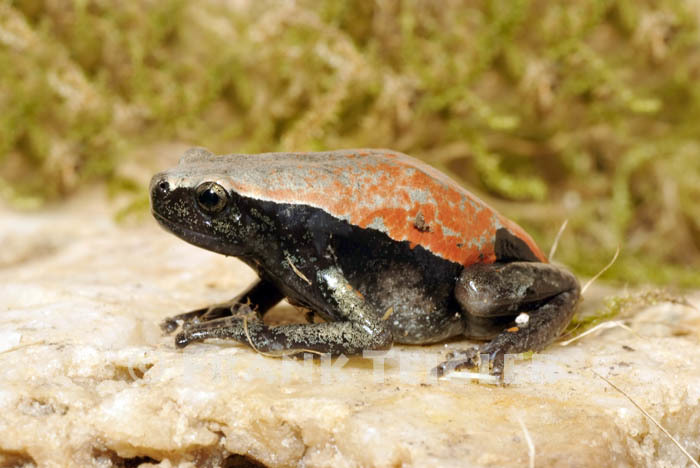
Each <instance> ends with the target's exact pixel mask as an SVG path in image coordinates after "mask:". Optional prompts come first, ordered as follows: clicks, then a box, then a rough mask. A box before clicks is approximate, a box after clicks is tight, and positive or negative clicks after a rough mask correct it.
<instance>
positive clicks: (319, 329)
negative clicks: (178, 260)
mask: <svg viewBox="0 0 700 468" xmlns="http://www.w3.org/2000/svg"><path fill="white" fill-rule="evenodd" d="M317 281H318V284H319V287H320V288H321V290H322V291H323V293H324V295H325V296H326V297H327V298H328V301H329V302H328V304H327V305H328V307H329V308H333V309H334V314H335V316H337V317H339V318H340V321H337V322H324V323H311V324H291V325H279V326H275V327H271V326H268V325H266V324H264V323H263V322H262V321H261V320H255V318H252V319H249V318H248V317H223V318H218V319H215V320H210V321H208V322H203V323H198V324H192V325H190V326H188V327H183V330H182V331H181V332H180V333H179V334H178V335H177V337H176V338H175V344H176V345H177V346H178V347H180V348H182V347H185V346H187V345H188V344H190V343H192V342H196V341H202V340H206V339H208V338H219V339H228V340H236V341H238V342H240V343H245V344H248V345H250V346H251V347H252V348H254V349H255V350H257V351H260V352H265V353H276V352H280V353H281V354H284V353H285V352H291V353H295V352H296V353H300V352H305V351H311V352H317V353H330V354H334V355H338V354H347V355H351V354H360V353H362V351H364V350H378V349H388V348H389V347H390V346H391V343H392V341H393V336H392V333H391V329H390V328H389V326H388V325H387V323H386V321H383V320H381V319H380V318H378V317H377V314H376V312H375V311H374V310H373V309H371V308H370V306H369V304H367V303H366V302H365V300H364V297H363V296H362V295H361V294H358V293H357V291H356V290H355V289H353V287H352V286H351V285H350V283H348V281H347V279H346V278H345V277H344V276H343V274H342V272H341V271H340V270H339V269H338V268H337V267H330V268H328V269H325V270H321V271H319V272H318V278H317Z"/></svg>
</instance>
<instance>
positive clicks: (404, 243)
mask: <svg viewBox="0 0 700 468" xmlns="http://www.w3.org/2000/svg"><path fill="white" fill-rule="evenodd" d="M149 191H150V199H151V212H152V214H153V216H154V217H155V219H156V220H157V222H158V223H159V224H160V225H161V226H162V227H163V228H165V230H167V231H169V232H171V233H172V234H174V235H176V236H178V237H180V238H181V239H183V240H184V241H186V242H188V243H190V244H193V245H195V246H198V247H201V248H204V249H207V250H210V251H213V252H217V253H219V254H223V255H226V256H232V257H236V258H238V259H239V260H241V261H243V262H244V263H245V264H247V265H248V266H249V267H250V268H252V269H253V270H254V271H255V272H256V274H257V277H258V279H257V281H255V282H254V283H253V284H251V285H250V286H249V287H247V288H246V289H245V290H243V291H241V292H240V293H239V294H238V295H236V296H235V297H234V298H233V299H231V300H230V301H228V302H226V303H223V304H215V305H212V306H208V307H203V308H199V309H196V310H192V311H189V312H185V313H181V314H177V315H175V316H172V317H169V318H167V319H166V320H165V321H163V323H162V324H161V327H162V329H163V330H164V332H165V333H167V334H170V333H173V332H175V331H178V333H177V334H176V336H175V345H176V346H177V347H178V348H183V347H185V346H188V345H189V344H191V343H195V342H201V341H204V340H207V339H220V340H232V341H235V342H238V343H242V344H244V345H248V346H250V347H252V348H253V349H254V350H256V351H258V352H261V353H268V354H275V353H277V354H279V353H288V354H295V353H308V352H311V353H318V354H330V355H348V356H351V355H360V354H362V353H364V352H366V351H373V352H375V351H382V350H388V349H390V348H391V347H392V345H393V344H408V345H429V344H435V343H441V342H446V341H448V340H459V339H469V340H476V341H480V342H482V344H480V345H479V346H476V347H473V346H472V347H469V348H465V349H463V350H462V349H459V350H457V351H454V352H452V353H449V354H447V355H446V356H445V357H444V360H443V361H442V362H440V364H439V365H438V366H437V367H435V369H433V371H434V373H436V374H437V375H440V376H441V375H444V374H446V373H448V372H451V371H453V370H461V369H467V368H474V367H477V366H480V367H481V366H483V362H487V365H488V372H490V373H492V374H495V375H502V373H503V367H504V361H505V356H506V354H509V353H511V354H514V353H522V352H526V351H540V350H542V349H544V348H545V347H547V346H548V345H549V344H551V343H552V342H553V341H554V340H555V339H556V338H557V337H558V336H559V335H560V334H561V333H562V331H563V330H564V329H565V327H566V326H567V324H568V323H569V322H570V320H571V319H572V316H573V314H574V312H575V310H576V307H577V304H578V303H579V300H580V294H581V293H580V286H579V283H578V281H577V279H576V277H575V276H574V275H573V274H572V273H571V272H569V271H568V270H567V269H565V268H563V267H561V266H557V265H554V264H552V263H550V262H549V261H548V259H547V257H546V256H545V254H544V253H543V251H542V250H541V249H540V248H539V247H538V246H537V244H536V243H535V241H534V240H533V239H532V237H531V236H530V235H529V234H527V233H526V232H525V230H524V229H523V228H521V227H520V226H519V225H518V224H516V223H515V222H513V221H511V220H510V219H508V218H506V217H505V216H503V215H501V214H499V213H498V212H497V211H496V210H494V209H493V208H491V207H490V206H489V205H488V204H487V203H486V202H484V201H482V200H481V199H480V198H478V197H477V196H476V195H474V194H473V193H471V192H470V191H468V190H467V189H465V188H463V187H462V186H461V185H460V184H458V183H457V182H456V181H455V180H454V179H452V178H450V177H449V176H447V175H446V174H445V173H443V172H441V171H439V170H437V169H435V168H434V167H432V166H430V165H428V164H427V163H424V162H421V161H420V160H418V159H415V158H413V157H411V156H408V155H406V154H403V153H400V152H396V151H392V150H386V149H347V150H335V151H323V152H296V153H294V152H272V153H261V154H227V155H215V154H213V153H211V152H210V151H208V150H207V149H205V148H199V147H197V148H192V149H190V150H187V151H186V152H185V153H184V154H183V155H182V156H181V158H180V161H179V164H178V165H177V166H176V167H174V168H172V169H170V170H166V171H164V172H160V173H158V174H156V175H154V176H153V178H152V180H151V183H150V187H149ZM283 299H287V300H288V301H289V303H291V304H293V305H294V306H296V307H301V308H303V309H304V310H308V311H311V312H312V313H313V315H314V316H316V317H319V319H318V320H311V321H307V323H290V324H284V325H276V326H275V325H269V324H267V323H266V322H265V321H264V320H263V319H264V316H265V314H266V313H267V312H269V311H270V310H271V309H272V308H273V307H275V306H276V305H277V304H278V303H279V302H281V301H282V300H283ZM484 360H486V361H484ZM481 368H482V369H483V367H481Z"/></svg>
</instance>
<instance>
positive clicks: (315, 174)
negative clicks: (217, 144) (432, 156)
mask: <svg viewBox="0 0 700 468" xmlns="http://www.w3.org/2000/svg"><path fill="white" fill-rule="evenodd" d="M178 169H182V172H183V174H187V176H188V177H202V179H203V180H205V179H207V178H208V179H209V180H211V178H212V177H213V176H215V177H214V178H215V179H216V180H220V181H222V182H223V183H224V184H225V185H228V186H230V187H231V188H232V189H233V190H235V191H236V192H237V193H239V194H240V195H243V196H247V197H252V198H256V199H260V200H267V201H273V202H276V203H289V204H304V205H309V206H312V207H317V208H320V209H322V210H324V211H326V212H327V213H329V214H330V215H332V216H334V217H336V218H338V219H341V220H344V221H347V222H348V223H350V224H352V225H354V226H358V227H360V228H363V229H375V230H378V231H380V232H383V233H385V234H386V235H387V236H388V237H390V238H391V239H393V240H395V241H399V242H402V241H407V242H409V244H410V245H411V246H414V245H420V246H422V247H424V248H426V249H427V250H429V251H430V252H432V253H433V254H435V255H438V256H440V257H442V258H444V259H446V260H449V261H452V262H455V263H459V264H461V265H470V264H473V263H492V262H494V261H496V260H498V259H499V258H498V257H499V255H498V252H497V248H496V236H497V232H498V231H500V232H501V233H502V232H503V229H502V228H505V229H506V230H507V233H508V236H515V238H517V239H520V240H521V241H523V242H524V244H525V245H526V249H525V250H529V251H530V253H527V252H526V256H527V255H529V256H530V257H531V258H524V259H530V260H539V261H546V258H545V256H544V254H543V253H542V252H541V251H540V249H539V248H538V247H537V245H536V244H535V243H534V241H533V240H532V239H531V238H530V237H529V236H528V235H527V234H526V233H525V232H524V231H523V230H522V228H520V227H519V226H518V225H516V224H515V223H513V222H511V221H509V220H508V219H506V218H504V217H503V216H501V215H500V214H498V213H497V212H495V211H494V210H493V209H492V208H490V207H489V206H488V205H487V204H486V203H484V202H483V201H481V200H480V199H479V198H477V197H476V196H474V195H473V194H471V193H469V192H468V191H466V190H465V189H463V188H462V187H461V186H459V184H457V183H456V182H455V181H453V180H452V179H450V178H449V177H447V176H446V175H444V174H442V173H441V172H439V171H437V170H435V169H434V168H432V167H430V166H428V165H426V164H424V163H422V162H420V161H418V160H416V159H414V158H412V157H410V156H407V155H405V154H401V153H397V152H393V151H390V150H377V149H355V150H340V151H329V152H317V153H263V154H252V155H245V154H231V155H223V156H213V155H211V153H208V152H206V151H204V150H201V149H194V150H190V151H189V152H188V153H187V154H186V155H185V156H184V157H183V159H182V160H181V163H180V166H179V168H178ZM175 171H177V169H175ZM521 250H522V249H521ZM516 257H517V253H516Z"/></svg>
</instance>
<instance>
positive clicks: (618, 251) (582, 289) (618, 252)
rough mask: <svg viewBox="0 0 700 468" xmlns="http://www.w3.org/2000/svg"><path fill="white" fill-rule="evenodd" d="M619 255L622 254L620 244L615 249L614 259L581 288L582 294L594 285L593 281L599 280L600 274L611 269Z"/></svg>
mask: <svg viewBox="0 0 700 468" xmlns="http://www.w3.org/2000/svg"><path fill="white" fill-rule="evenodd" d="M619 255H620V246H619V245H618V246H617V250H615V255H613V258H612V260H610V262H609V263H608V264H607V265H605V266H604V267H603V269H602V270H600V271H599V272H598V273H596V275H595V276H594V277H593V278H591V279H589V280H588V283H586V284H585V285H584V286H583V288H581V296H583V295H584V294H585V293H586V290H587V289H588V287H589V286H590V285H592V284H593V282H594V281H595V280H597V279H598V278H600V275H602V274H603V273H605V272H606V271H608V269H609V268H610V267H611V266H613V264H614V263H615V260H617V257H618V256H619Z"/></svg>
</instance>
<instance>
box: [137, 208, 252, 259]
mask: <svg viewBox="0 0 700 468" xmlns="http://www.w3.org/2000/svg"><path fill="white" fill-rule="evenodd" d="M151 213H152V214H153V217H154V218H155V219H156V221H158V224H160V225H161V227H163V229H165V230H166V231H169V232H171V233H173V234H175V235H176V236H177V237H179V238H180V239H182V240H184V241H186V242H188V243H190V244H192V245H196V246H197V247H201V248H203V249H207V250H211V251H212V252H217V253H220V254H223V255H232V256H238V255H241V252H240V248H238V247H237V246H236V245H233V244H230V243H226V242H222V241H221V238H219V237H216V236H210V235H207V234H202V233H201V232H198V231H194V230H192V229H189V228H187V227H185V226H182V225H181V224H178V223H174V222H172V221H171V220H169V219H168V218H166V217H164V216H163V215H161V214H159V213H156V212H155V211H153V210H151Z"/></svg>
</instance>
